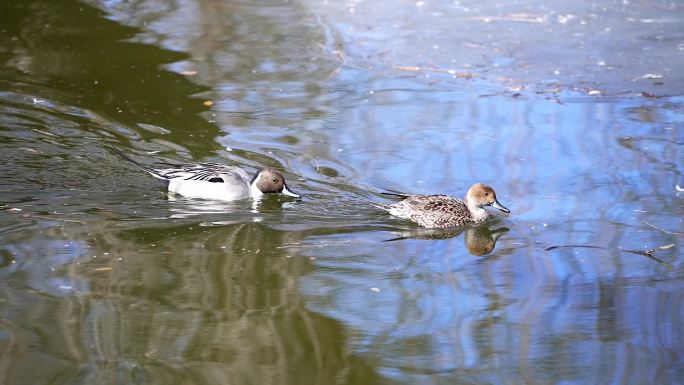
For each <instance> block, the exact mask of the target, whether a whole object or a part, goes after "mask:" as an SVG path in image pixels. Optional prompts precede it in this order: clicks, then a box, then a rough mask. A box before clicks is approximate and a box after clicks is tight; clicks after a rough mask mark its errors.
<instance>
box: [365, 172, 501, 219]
mask: <svg viewBox="0 0 684 385" xmlns="http://www.w3.org/2000/svg"><path fill="white" fill-rule="evenodd" d="M393 195H395V194H393ZM396 195H398V196H400V197H402V198H403V199H402V200H401V201H399V202H397V203H393V204H390V205H376V207H379V208H381V209H383V210H385V211H387V212H389V213H390V214H392V215H394V216H397V217H399V218H404V219H408V220H411V221H413V222H416V223H418V224H419V225H421V226H424V227H429V228H450V227H460V226H466V225H469V224H474V223H480V222H483V221H484V220H485V219H487V217H488V214H487V211H485V209H484V208H483V207H484V206H492V207H494V208H496V209H498V210H501V211H503V212H504V213H507V214H508V213H510V212H511V211H510V210H509V209H507V208H506V207H504V206H503V205H502V204H501V203H499V201H498V200H497V199H496V193H495V192H494V189H492V188H491V187H489V186H487V185H485V184H483V183H476V184H474V185H472V186H471V187H470V189H468V193H467V194H466V196H465V198H464V199H463V200H461V199H457V198H454V197H450V196H448V195H401V194H396Z"/></svg>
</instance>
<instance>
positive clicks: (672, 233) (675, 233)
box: [642, 221, 684, 237]
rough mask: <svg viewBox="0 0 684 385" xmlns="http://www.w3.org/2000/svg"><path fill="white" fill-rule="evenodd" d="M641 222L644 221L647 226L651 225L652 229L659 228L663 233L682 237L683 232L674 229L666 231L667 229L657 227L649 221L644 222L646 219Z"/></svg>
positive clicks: (683, 235)
mask: <svg viewBox="0 0 684 385" xmlns="http://www.w3.org/2000/svg"><path fill="white" fill-rule="evenodd" d="M642 222H644V223H645V224H647V225H648V226H651V227H653V228H654V229H656V230H660V231H662V232H664V233H667V234H671V235H677V236H680V237H684V233H678V232H676V231H668V230H665V229H663V228H661V227H658V226H656V225H652V224H650V223H648V222H646V221H642Z"/></svg>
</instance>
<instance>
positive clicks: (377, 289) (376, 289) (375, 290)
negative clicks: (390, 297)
mask: <svg viewBox="0 0 684 385" xmlns="http://www.w3.org/2000/svg"><path fill="white" fill-rule="evenodd" d="M371 291H374V292H376V293H379V292H380V288H377V287H371Z"/></svg>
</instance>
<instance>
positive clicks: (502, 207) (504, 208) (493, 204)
mask: <svg viewBox="0 0 684 385" xmlns="http://www.w3.org/2000/svg"><path fill="white" fill-rule="evenodd" d="M492 207H494V208H495V209H497V210H501V211H503V212H505V213H506V214H509V213H510V212H511V210H509V209H507V208H506V207H504V205H502V204H501V203H499V201H498V200H495V201H494V203H492Z"/></svg>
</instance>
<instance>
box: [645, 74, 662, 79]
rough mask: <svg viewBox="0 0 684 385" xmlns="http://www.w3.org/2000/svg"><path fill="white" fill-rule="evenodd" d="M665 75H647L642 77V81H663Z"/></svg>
mask: <svg viewBox="0 0 684 385" xmlns="http://www.w3.org/2000/svg"><path fill="white" fill-rule="evenodd" d="M662 78H663V75H661V74H646V75H644V76H642V79H662Z"/></svg>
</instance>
